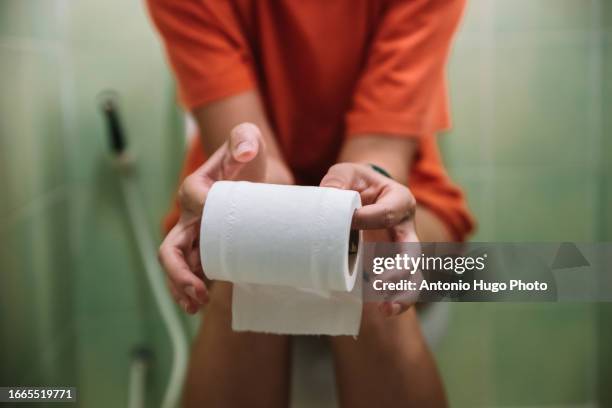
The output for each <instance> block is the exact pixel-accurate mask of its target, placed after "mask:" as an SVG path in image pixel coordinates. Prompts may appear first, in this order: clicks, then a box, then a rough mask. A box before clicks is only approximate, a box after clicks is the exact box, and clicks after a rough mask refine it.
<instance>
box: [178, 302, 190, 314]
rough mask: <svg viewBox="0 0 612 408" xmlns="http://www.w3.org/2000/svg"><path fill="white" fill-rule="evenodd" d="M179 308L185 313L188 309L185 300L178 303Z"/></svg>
mask: <svg viewBox="0 0 612 408" xmlns="http://www.w3.org/2000/svg"><path fill="white" fill-rule="evenodd" d="M179 303H180V305H181V307H182V308H183V310H184V311H187V308H188V307H189V303H187V301H186V300H181V301H180V302H179Z"/></svg>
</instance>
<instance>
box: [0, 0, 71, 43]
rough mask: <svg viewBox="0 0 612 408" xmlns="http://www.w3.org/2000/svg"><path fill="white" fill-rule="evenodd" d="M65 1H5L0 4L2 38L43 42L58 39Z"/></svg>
mask: <svg viewBox="0 0 612 408" xmlns="http://www.w3.org/2000/svg"><path fill="white" fill-rule="evenodd" d="M65 4H67V2H66V1H63V0H45V1H36V0H3V1H2V2H0V37H2V36H6V37H21V38H31V39H38V40H43V41H45V42H49V41H52V40H54V39H57V38H58V34H59V24H60V21H61V14H62V13H63V12H64V11H65V10H64V8H63V6H64V5H65Z"/></svg>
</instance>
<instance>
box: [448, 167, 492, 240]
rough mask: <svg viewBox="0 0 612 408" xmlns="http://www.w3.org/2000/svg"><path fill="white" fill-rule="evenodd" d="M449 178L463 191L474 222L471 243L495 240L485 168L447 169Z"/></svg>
mask: <svg viewBox="0 0 612 408" xmlns="http://www.w3.org/2000/svg"><path fill="white" fill-rule="evenodd" d="M448 172H449V176H450V177H451V179H452V180H453V182H455V183H456V184H457V185H458V186H459V187H460V188H461V189H462V191H463V193H464V194H465V198H466V201H467V205H468V208H469V210H470V212H471V214H472V216H473V217H474V220H475V222H476V230H475V231H474V233H473V235H472V236H470V240H471V241H475V242H478V241H488V240H494V239H495V231H494V230H493V228H492V227H493V222H492V221H493V220H492V219H491V215H492V214H493V206H492V200H491V198H490V195H489V193H488V192H489V191H490V190H491V187H492V182H493V180H491V179H490V178H488V177H486V176H485V175H486V174H487V173H488V171H487V168H486V167H478V166H475V167H472V168H465V167H462V168H452V167H451V168H449V169H448Z"/></svg>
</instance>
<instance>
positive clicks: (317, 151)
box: [148, 0, 473, 239]
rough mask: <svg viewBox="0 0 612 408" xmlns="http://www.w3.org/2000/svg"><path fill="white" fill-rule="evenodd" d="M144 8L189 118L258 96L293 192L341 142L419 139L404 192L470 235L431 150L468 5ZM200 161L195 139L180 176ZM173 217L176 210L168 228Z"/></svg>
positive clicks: (154, 3) (441, 125)
mask: <svg viewBox="0 0 612 408" xmlns="http://www.w3.org/2000/svg"><path fill="white" fill-rule="evenodd" d="M148 3H149V8H150V12H151V15H152V17H153V20H154V21H155V24H156V25H157V27H158V29H159V31H160V32H161V34H162V37H163V39H164V41H165V43H166V49H167V53H168V57H169V60H170V63H171V65H172V67H173V69H174V71H175V73H176V77H177V80H178V84H179V94H180V99H181V101H182V103H183V104H184V105H185V107H187V108H189V109H192V108H195V107H199V106H202V105H205V104H207V103H210V102H212V101H215V100H218V99H221V98H224V97H228V96H231V95H234V94H237V93H240V92H244V91H246V90H250V89H255V88H256V89H257V90H258V91H259V92H260V94H261V95H262V99H263V101H264V105H265V109H266V114H267V117H268V119H269V121H270V124H271V126H272V128H273V130H274V134H275V137H276V138H277V140H278V143H279V146H280V149H281V151H282V153H283V155H284V158H285V159H286V161H287V163H288V165H289V166H290V168H291V169H292V171H293V173H294V175H295V177H296V180H297V182H298V183H299V184H314V185H316V184H318V183H319V181H320V180H321V178H322V177H323V176H324V174H325V172H326V171H327V169H328V168H329V167H330V166H331V165H332V164H334V163H335V161H336V159H337V156H338V153H339V151H340V148H341V145H342V143H343V141H344V140H345V139H346V138H351V137H358V136H359V135H364V134H384V135H388V136H390V137H408V138H415V139H417V140H418V141H419V150H418V154H417V156H416V158H415V160H414V164H413V165H412V168H411V170H410V174H409V185H410V189H411V191H412V192H413V194H414V196H415V197H416V199H417V201H418V202H419V203H421V204H423V205H425V206H427V207H428V208H430V209H431V210H432V211H434V212H435V213H437V214H438V216H440V217H441V218H442V219H443V220H444V221H445V222H446V224H447V225H448V227H449V229H450V230H451V231H452V233H453V235H454V236H455V238H457V239H463V238H464V237H465V236H466V235H467V233H468V232H469V231H470V230H471V229H472V227H473V221H472V218H471V216H470V214H469V212H468V210H467V208H466V204H465V201H464V198H463V194H462V193H461V191H460V190H459V189H458V188H457V187H456V186H455V185H453V184H452V183H451V181H450V179H449V178H448V176H447V174H446V172H445V170H444V167H443V165H442V162H441V160H440V155H439V152H438V147H437V141H436V133H437V132H439V131H441V130H445V129H448V127H449V125H450V120H449V112H448V103H447V95H446V81H445V65H446V59H447V56H448V51H449V47H450V43H451V38H452V36H453V34H454V32H455V30H456V27H457V25H458V22H459V19H460V16H461V13H462V10H463V8H464V0H334V1H304V0H284V1H282V0H148ZM204 160H205V154H204V151H203V149H202V146H201V144H200V142H199V140H198V138H196V139H195V141H194V142H193V143H192V145H191V146H190V147H189V151H188V154H187V159H186V163H185V167H184V171H183V176H184V175H186V174H189V173H190V172H192V171H193V170H195V169H196V168H197V167H198V166H199V165H200V164H201V163H202V162H203V161H204ZM177 216H178V212H177V209H176V208H174V210H173V212H172V213H171V214H170V215H169V216H168V217H167V219H166V226H167V227H168V226H170V225H173V224H174V223H175V222H176V220H177Z"/></svg>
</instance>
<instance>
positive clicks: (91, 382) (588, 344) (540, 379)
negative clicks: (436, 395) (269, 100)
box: [0, 0, 612, 408]
mask: <svg viewBox="0 0 612 408" xmlns="http://www.w3.org/2000/svg"><path fill="white" fill-rule="evenodd" d="M449 80H450V91H451V100H452V111H453V119H454V128H453V130H452V131H451V132H449V133H448V134H446V135H442V136H441V137H440V140H441V148H442V151H443V154H444V158H445V161H446V163H447V165H448V169H449V172H450V173H451V175H452V177H453V178H454V180H455V181H457V182H458V183H459V184H461V185H462V186H463V187H464V188H465V191H466V194H467V196H468V200H469V204H470V206H471V208H472V210H473V211H474V213H475V215H476V217H477V219H478V222H479V230H478V232H477V234H476V235H475V236H474V237H473V239H474V240H477V241H485V240H487V241H521V242H529V241H586V242H588V241H610V240H611V238H612V216H611V215H610V214H609V211H610V210H612V138H611V136H612V1H609V0H470V1H468V8H467V11H466V15H465V17H464V21H463V24H462V26H461V29H460V33H459V35H458V37H457V39H456V42H455V44H454V47H453V51H452V55H451V59H450V64H449ZM106 89H114V90H116V91H117V92H118V95H119V99H118V102H119V107H120V110H121V116H122V119H123V122H124V126H125V130H126V132H127V135H128V138H129V145H130V151H131V153H132V154H133V155H134V157H135V160H136V177H137V182H138V187H139V189H140V192H141V193H142V196H143V200H144V203H145V206H144V207H143V208H142V211H143V212H144V213H145V214H146V216H147V219H148V220H149V223H150V228H151V231H153V232H155V233H157V232H158V231H159V221H160V219H161V216H162V214H163V212H164V210H165V209H166V207H167V204H168V202H169V198H170V196H171V194H172V192H173V190H174V188H175V182H176V178H177V173H178V170H179V168H180V163H181V159H182V154H183V150H184V129H183V114H182V112H181V111H180V110H179V108H178V107H177V105H176V101H175V88H174V84H173V80H172V76H171V74H170V72H169V70H168V67H167V65H166V62H165V59H164V55H163V50H162V48H161V44H160V41H159V39H158V38H157V36H156V34H155V32H154V30H153V28H152V25H151V23H150V21H149V18H148V15H147V12H146V9H145V7H144V3H143V2H141V1H136V2H125V1H119V0H107V1H103V2H100V1H93V0H79V1H71V0H44V1H42V0H1V1H0V90H1V91H2V92H1V94H0V385H2V386H8V385H72V386H76V387H78V390H79V406H83V407H88V408H97V407H100V408H102V407H117V406H124V405H125V404H126V401H127V393H128V390H127V384H128V372H129V366H130V355H131V352H132V351H133V349H134V347H137V346H139V345H146V346H147V347H149V348H150V349H151V350H152V351H153V353H154V358H153V363H152V372H151V375H150V376H149V378H148V381H149V383H148V385H149V387H148V388H147V389H148V390H149V391H148V392H149V394H148V395H147V398H148V401H149V403H150V406H155V405H156V401H158V400H159V398H160V397H161V393H162V392H163V389H164V386H165V382H166V380H167V372H168V368H169V365H170V353H169V341H168V338H167V336H166V333H165V331H164V328H163V326H162V325H161V323H160V317H159V315H158V313H157V309H156V307H155V304H154V302H153V300H152V298H151V294H150V292H149V288H148V285H147V283H146V281H145V277H144V272H143V269H142V263H141V260H140V259H139V257H138V254H137V252H136V247H135V244H134V241H133V237H132V233H131V230H130V228H129V224H128V220H127V214H126V210H125V207H124V203H123V200H122V197H121V194H120V190H119V184H118V175H117V171H116V169H115V167H114V166H113V162H112V159H111V156H110V154H109V149H108V143H107V140H106V128H105V123H104V121H103V118H102V116H101V114H100V111H99V106H98V105H99V94H100V92H102V91H104V90H106ZM160 238H161V237H160V236H157V237H156V239H157V240H159V239H160ZM611 322H612V305H610V304H589V303H576V304H571V303H566V304H469V303H467V304H452V305H451V313H450V326H449V327H448V330H447V333H446V335H445V337H444V338H443V339H442V341H441V342H440V344H438V346H437V347H436V349H435V355H436V358H437V360H438V362H439V364H440V368H441V371H442V374H443V377H444V381H445V383H446V386H447V390H448V394H449V398H450V402H451V406H453V407H470V408H471V407H605V406H612V391H610V387H609V385H610V384H611V383H612V367H611V365H610V362H612V351H611V348H610V344H612V325H611V324H610V323H611ZM192 323H193V321H191V320H189V319H185V325H186V327H192V326H193V325H192Z"/></svg>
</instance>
